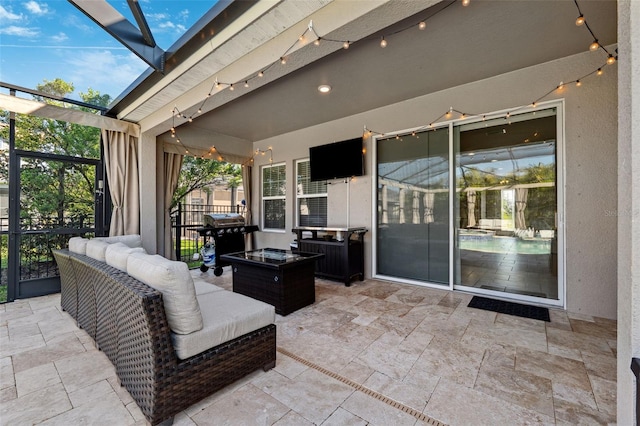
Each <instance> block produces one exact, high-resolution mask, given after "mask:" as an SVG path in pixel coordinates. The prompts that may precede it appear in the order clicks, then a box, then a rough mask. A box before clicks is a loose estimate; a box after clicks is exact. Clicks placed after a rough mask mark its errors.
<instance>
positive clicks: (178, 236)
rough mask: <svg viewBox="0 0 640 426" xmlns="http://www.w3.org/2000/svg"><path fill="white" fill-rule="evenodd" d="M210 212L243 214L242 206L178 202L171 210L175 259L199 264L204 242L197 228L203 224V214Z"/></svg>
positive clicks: (192, 265)
mask: <svg viewBox="0 0 640 426" xmlns="http://www.w3.org/2000/svg"><path fill="white" fill-rule="evenodd" d="M211 213H240V214H244V206H241V205H240V204H238V205H236V206H214V205H203V204H182V203H179V204H178V207H177V208H176V210H174V211H172V212H171V232H172V239H173V243H174V248H175V253H176V259H178V260H181V261H183V262H186V263H187V264H189V266H190V267H195V266H197V265H199V264H200V249H201V248H202V245H203V244H204V241H203V239H202V238H201V237H200V235H199V234H198V231H197V229H198V228H202V227H203V226H204V215H205V214H211Z"/></svg>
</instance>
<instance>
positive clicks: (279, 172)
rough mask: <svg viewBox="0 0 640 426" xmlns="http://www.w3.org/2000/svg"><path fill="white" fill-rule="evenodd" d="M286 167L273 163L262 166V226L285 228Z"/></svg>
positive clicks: (266, 227) (264, 227)
mask: <svg viewBox="0 0 640 426" xmlns="http://www.w3.org/2000/svg"><path fill="white" fill-rule="evenodd" d="M285 172H286V167H285V165H284V164H274V165H271V166H264V167H263V168H262V228H263V229H279V230H280V229H281V230H284V229H285V195H286V189H287V180H286V174H285Z"/></svg>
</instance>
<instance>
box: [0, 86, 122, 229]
mask: <svg viewBox="0 0 640 426" xmlns="http://www.w3.org/2000/svg"><path fill="white" fill-rule="evenodd" d="M37 90H38V91H40V92H43V93H47V94H51V95H54V96H56V97H65V96H66V95H68V94H69V93H72V92H73V91H74V86H73V84H72V83H68V82H66V81H64V80H62V79H59V78H57V79H55V80H52V81H48V80H45V81H44V82H43V83H42V84H39V85H38V86H37ZM80 97H81V98H82V100H83V101H84V102H86V103H92V104H95V105H97V106H106V105H107V104H108V103H109V102H110V100H111V97H110V96H109V95H101V94H100V93H99V92H97V91H95V90H93V89H91V88H89V89H88V91H87V92H86V93H80ZM34 99H35V100H37V101H40V102H45V103H48V104H52V105H58V106H63V102H61V101H57V100H51V99H49V98H46V97H43V96H34ZM64 106H65V107H67V108H69V106H68V105H64ZM74 108H76V109H80V110H83V111H85V112H92V113H95V112H96V111H95V110H93V109H91V108H85V107H74ZM0 121H1V122H2V124H8V122H9V114H8V113H6V112H5V113H3V114H2V116H1V117H0ZM0 137H1V138H3V139H4V140H8V137H9V127H8V125H2V126H1V128H0ZM16 148H17V149H20V150H24V151H33V152H41V153H42V152H43V153H50V154H59V155H65V156H70V157H80V158H94V159H97V158H99V157H100V129H97V128H94V127H88V126H82V125H78V124H73V123H68V122H64V121H59V120H51V119H46V118H41V117H36V116H30V115H21V114H18V115H17V116H16ZM0 167H2V169H3V170H2V171H0V176H2V178H4V176H5V175H6V170H4V169H8V166H7V165H6V162H4V161H3V162H2V163H1V164H0ZM94 180H95V167H93V166H90V165H87V164H82V163H72V162H63V161H55V160H51V159H43V158H32V157H28V156H25V157H22V161H21V164H20V188H21V191H22V196H21V199H20V208H21V212H22V216H23V217H30V218H34V217H36V218H38V217H39V218H45V217H52V216H55V217H56V218H57V220H58V222H59V223H62V222H63V221H64V219H65V217H69V216H78V215H85V216H92V215H93V194H94V192H93V191H94Z"/></svg>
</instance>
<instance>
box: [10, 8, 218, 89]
mask: <svg viewBox="0 0 640 426" xmlns="http://www.w3.org/2000/svg"><path fill="white" fill-rule="evenodd" d="M109 4H111V5H112V6H113V7H114V8H116V9H117V10H118V11H119V12H120V13H121V14H123V15H124V16H125V17H126V18H127V19H129V21H130V22H132V23H133V24H134V25H136V23H135V20H134V19H133V16H132V15H131V12H130V10H129V7H128V6H127V2H126V1H123V0H109ZM139 4H140V7H141V8H142V11H143V12H144V14H145V17H146V18H147V22H148V24H149V27H150V28H151V32H152V34H153V36H154V38H155V40H156V43H157V44H158V46H160V48H162V49H164V50H167V49H168V48H169V47H170V46H171V45H172V44H173V43H174V42H175V41H176V40H177V39H178V38H179V37H180V36H181V35H183V34H184V32H185V31H186V30H187V29H188V28H190V27H191V26H192V25H193V24H194V23H195V22H196V21H198V19H200V17H202V15H204V13H205V12H206V11H208V10H209V9H210V8H211V7H213V5H214V4H215V0H196V1H177V0H140V2H139ZM147 68H148V66H147V65H146V64H145V63H144V62H143V61H142V60H140V59H139V58H138V57H137V56H135V55H134V54H133V53H131V52H130V51H129V50H128V49H126V48H125V47H124V46H123V45H121V44H120V43H118V41H116V40H115V39H114V38H112V37H111V36H110V35H109V34H108V33H107V32H106V31H104V30H103V29H102V28H100V27H99V26H98V25H97V24H95V23H94V22H93V21H92V20H90V19H89V18H88V17H86V16H85V15H84V14H83V13H82V12H80V11H79V10H78V9H76V8H75V7H74V6H73V5H72V4H71V3H69V2H68V1H67V0H46V1H41V0H0V81H3V82H5V83H10V84H15V85H18V86H23V87H27V88H30V89H35V87H36V85H37V84H39V83H42V82H43V80H45V79H46V80H53V79H55V78H62V79H63V80H65V81H68V82H71V83H73V84H74V86H75V89H76V91H75V93H73V94H72V95H69V97H70V98H73V99H80V97H79V95H78V93H79V92H86V91H87V89H88V88H89V87H90V88H92V89H94V90H97V91H99V92H100V93H101V94H108V95H111V97H112V98H113V99H115V98H116V97H117V96H118V95H119V94H120V93H121V92H122V91H123V90H124V89H126V88H127V87H128V86H129V85H130V84H131V83H133V81H134V80H135V79H136V78H138V76H139V75H140V74H142V72H143V71H145V70H146V69H147Z"/></svg>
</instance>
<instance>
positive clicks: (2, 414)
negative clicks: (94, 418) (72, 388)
mask: <svg viewBox="0 0 640 426" xmlns="http://www.w3.org/2000/svg"><path fill="white" fill-rule="evenodd" d="M71 408H72V407H71V403H70V402H69V398H68V397H67V393H66V392H65V390H64V387H63V386H62V384H61V383H56V384H55V385H53V386H50V387H47V388H40V389H39V390H37V391H36V392H31V393H29V394H26V395H25V396H23V397H21V398H16V399H13V400H11V401H8V402H3V403H2V406H0V419H2V424H3V425H27V424H28V425H30V424H38V423H40V422H42V421H44V420H46V419H50V418H52V417H55V416H57V415H58V414H61V413H64V412H65V411H68V410H70V409H71ZM68 424H69V423H67V425H68Z"/></svg>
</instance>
